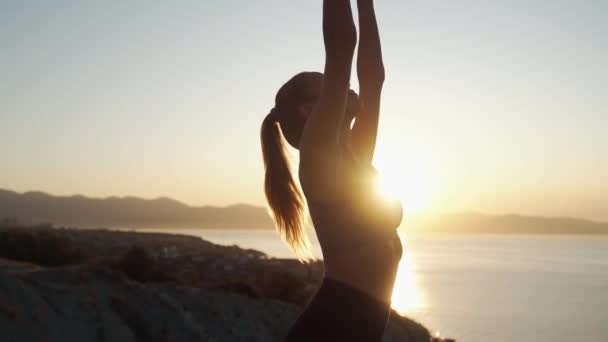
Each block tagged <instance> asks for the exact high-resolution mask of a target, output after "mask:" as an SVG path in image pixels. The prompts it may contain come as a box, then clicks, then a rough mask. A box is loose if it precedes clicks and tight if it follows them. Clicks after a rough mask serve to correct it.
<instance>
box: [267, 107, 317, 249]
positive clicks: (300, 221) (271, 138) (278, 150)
mask: <svg viewBox="0 0 608 342" xmlns="http://www.w3.org/2000/svg"><path fill="white" fill-rule="evenodd" d="M277 118H278V116H277V112H276V109H273V110H272V111H271V112H270V114H268V115H267V116H266V118H264V121H263V122H262V127H261V130H260V138H261V141H262V154H263V158H264V170H265V176H264V191H265V193H266V201H267V202H268V205H269V207H270V214H271V215H272V217H273V219H274V221H275V223H276V227H277V230H278V231H279V233H280V234H281V237H282V238H283V240H284V241H286V242H287V243H288V244H289V246H290V247H291V249H292V250H293V251H294V252H295V253H296V255H298V258H299V259H300V260H305V259H306V258H307V257H306V255H307V254H308V252H309V248H308V247H309V243H308V239H307V236H306V232H305V231H304V215H305V202H304V196H303V195H302V192H301V191H300V188H299V187H298V185H297V184H296V182H295V180H294V178H293V176H292V172H291V167H290V165H289V159H288V157H287V151H286V149H285V143H284V142H283V138H282V134H281V131H280V127H279V122H278V119H277Z"/></svg>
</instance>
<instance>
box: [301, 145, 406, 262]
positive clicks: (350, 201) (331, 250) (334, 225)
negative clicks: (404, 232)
mask: <svg viewBox="0 0 608 342" xmlns="http://www.w3.org/2000/svg"><path fill="white" fill-rule="evenodd" d="M348 155H349V157H347V158H345V159H347V162H348V164H347V168H348V169H347V171H350V172H346V174H345V176H344V177H345V179H346V181H347V182H350V183H347V184H348V185H347V186H348V188H349V189H350V191H352V193H351V194H350V195H349V196H348V197H345V198H343V199H337V200H336V199H331V200H319V199H317V198H311V197H310V196H306V198H307V203H308V209H309V213H310V216H311V219H312V223H313V225H314V227H315V231H316V233H317V238H318V240H319V244H320V245H321V251H322V252H323V256H324V258H326V259H327V258H328V257H331V256H332V255H333V254H337V255H339V254H343V252H345V251H348V250H353V249H357V248H361V247H364V246H366V245H368V244H370V243H373V242H376V241H377V242H381V241H387V240H392V239H395V238H397V239H398V238H399V237H398V235H397V228H398V227H399V224H400V223H401V220H402V217H403V208H402V206H401V202H400V201H398V200H388V199H386V198H384V197H382V195H381V194H380V193H379V192H378V190H377V188H376V185H375V184H374V181H375V178H376V177H377V175H378V172H377V171H376V169H375V168H374V167H373V166H372V165H371V164H367V163H362V162H360V161H358V160H357V159H356V158H355V157H354V156H353V155H352V153H349V154H348ZM303 190H304V194H305V195H306V189H303Z"/></svg>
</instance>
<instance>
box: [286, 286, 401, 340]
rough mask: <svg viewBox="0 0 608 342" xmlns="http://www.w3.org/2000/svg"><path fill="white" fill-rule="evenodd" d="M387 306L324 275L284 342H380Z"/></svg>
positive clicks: (385, 320) (384, 325)
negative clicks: (315, 292)
mask: <svg viewBox="0 0 608 342" xmlns="http://www.w3.org/2000/svg"><path fill="white" fill-rule="evenodd" d="M389 313H390V306H389V305H388V304H386V303H384V302H382V301H380V300H378V299H376V298H374V297H372V296H370V295H369V294H367V293H365V292H363V291H361V290H359V289H356V288H354V287H352V286H350V285H348V284H346V283H343V282H340V281H337V280H333V279H328V278H324V279H323V283H322V284H321V288H320V289H319V291H318V292H317V294H315V296H314V297H313V298H312V300H311V301H310V303H309V304H308V305H307V307H306V309H305V310H304V312H302V314H301V315H300V317H299V318H298V319H297V320H296V322H295V323H294V325H293V326H292V327H291V329H290V330H289V334H288V335H287V337H286V339H285V341H286V342H300V341H307V342H311V341H332V342H333V341H366V342H380V341H381V340H382V336H383V335H384V328H385V327H386V324H387V321H388V316H389Z"/></svg>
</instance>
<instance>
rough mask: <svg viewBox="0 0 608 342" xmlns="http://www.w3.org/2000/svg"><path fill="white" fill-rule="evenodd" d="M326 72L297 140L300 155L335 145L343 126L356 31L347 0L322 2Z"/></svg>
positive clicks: (304, 156)
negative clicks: (311, 110)
mask: <svg viewBox="0 0 608 342" xmlns="http://www.w3.org/2000/svg"><path fill="white" fill-rule="evenodd" d="M323 40H324V43H325V72H324V79H323V89H322V91H321V96H320V98H319V101H318V104H317V107H316V108H315V110H314V111H313V113H312V114H311V115H310V117H309V118H308V120H307V123H306V126H305V128H304V132H303V134H302V140H301V141H300V153H301V158H304V159H306V158H307V157H308V156H311V155H313V156H315V157H318V156H319V154H320V153H321V154H322V153H323V151H329V152H331V150H332V149H334V148H337V147H338V143H339V137H340V133H341V131H342V129H343V119H344V112H345V109H346V100H347V96H348V90H349V83H350V75H351V68H352V62H353V54H354V51H355V46H356V44H357V31H356V28H355V23H354V21H353V15H352V10H351V7H350V1H349V0H324V1H323Z"/></svg>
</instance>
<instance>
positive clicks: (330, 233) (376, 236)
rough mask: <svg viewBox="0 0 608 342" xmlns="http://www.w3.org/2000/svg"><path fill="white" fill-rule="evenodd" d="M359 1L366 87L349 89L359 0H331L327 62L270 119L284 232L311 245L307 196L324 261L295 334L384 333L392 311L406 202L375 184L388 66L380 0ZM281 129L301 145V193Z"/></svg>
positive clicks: (273, 206)
mask: <svg viewBox="0 0 608 342" xmlns="http://www.w3.org/2000/svg"><path fill="white" fill-rule="evenodd" d="M357 7H358V11H359V28H360V39H359V47H358V52H357V54H358V57H357V76H358V79H359V85H360V89H359V90H360V94H359V95H357V94H356V93H355V92H354V91H352V90H350V89H349V88H350V86H349V85H350V84H349V81H350V77H351V68H352V62H353V54H354V52H355V47H356V45H357V32H356V28H355V24H354V21H353V15H352V10H351V6H350V1H349V0H324V1H323V38H324V43H325V57H326V59H325V71H324V73H323V74H321V73H316V72H302V73H299V74H297V75H295V76H294V77H293V78H291V79H290V80H289V81H288V82H287V83H285V84H284V85H283V86H282V87H281V88H280V89H279V91H278V93H277V95H276V98H275V107H274V108H273V109H272V110H271V111H270V113H269V114H268V115H267V116H266V118H265V119H264V122H263V123H262V127H261V141H262V151H263V157H264V165H265V193H266V199H267V201H268V204H269V207H270V210H271V213H272V215H273V218H274V220H275V222H276V224H277V228H278V231H279V232H280V233H281V235H282V236H283V238H284V239H285V240H286V241H287V242H288V243H289V244H290V245H291V247H292V248H293V249H294V250H295V251H296V252H301V251H303V250H305V249H306V248H307V245H308V244H307V240H306V234H305V232H304V229H303V221H304V217H305V205H306V204H307V205H308V211H309V213H310V217H311V219H312V222H313V225H314V228H315V232H316V234H317V237H318V240H319V243H320V246H321V251H322V253H323V259H324V266H325V274H324V278H323V282H322V284H321V287H320V288H319V290H318V292H317V293H316V294H315V296H314V297H313V298H312V299H311V301H310V302H309V303H308V305H307V307H306V308H305V310H304V312H303V313H302V314H301V315H300V317H299V318H298V320H297V321H296V322H295V323H294V325H293V326H292V327H291V329H290V331H289V334H288V336H287V338H286V341H368V342H369V341H380V340H381V339H382V336H383V333H384V328H385V326H386V323H387V320H388V316H389V313H390V303H391V294H392V291H393V284H394V282H395V276H396V272H397V267H398V264H399V260H400V259H401V252H402V251H401V242H400V240H399V237H398V235H397V232H396V228H397V227H398V225H399V223H400V222H401V219H402V207H401V203H400V202H398V201H389V200H386V199H383V198H382V197H381V196H379V195H378V194H377V191H376V188H375V186H374V178H375V177H376V171H375V170H374V168H373V167H372V165H371V162H372V158H373V154H374V149H375V145H376V135H377V131H378V118H379V111H380V95H381V91H382V85H383V83H384V66H383V62H382V53H381V49H380V39H379V34H378V27H377V24H376V16H375V13H374V5H373V0H358V1H357ZM353 119H354V120H355V121H354V123H353V124H352V128H351V123H352V121H353ZM281 136H284V137H285V139H286V140H287V142H288V143H289V144H290V145H291V146H293V147H294V148H296V149H298V150H299V153H300V164H299V179H300V184H301V186H302V192H300V190H299V187H298V185H297V184H296V182H295V181H294V178H293V176H292V173H291V168H290V166H289V162H288V159H287V155H286V152H285V146H284V143H283V140H282V138H281Z"/></svg>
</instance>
